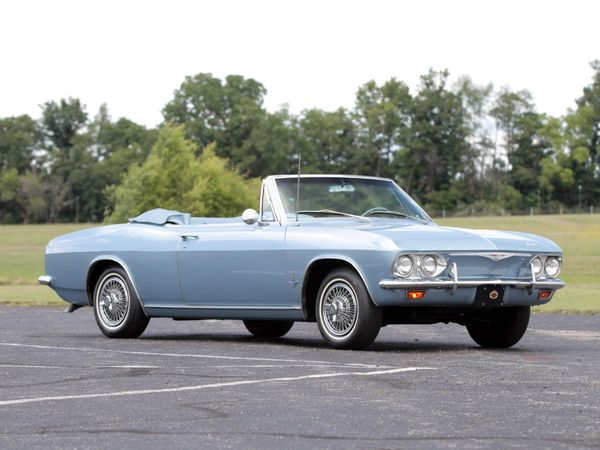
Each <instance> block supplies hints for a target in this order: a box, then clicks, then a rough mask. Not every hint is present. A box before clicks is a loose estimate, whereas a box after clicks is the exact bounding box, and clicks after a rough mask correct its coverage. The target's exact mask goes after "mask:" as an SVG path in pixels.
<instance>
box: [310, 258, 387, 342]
mask: <svg viewBox="0 0 600 450" xmlns="http://www.w3.org/2000/svg"><path fill="white" fill-rule="evenodd" d="M336 282H343V283H345V284H346V285H347V286H348V287H349V288H350V289H351V290H352V291H353V294H354V296H355V299H356V318H355V320H354V324H353V326H352V329H351V330H350V331H349V332H347V333H346V334H344V335H342V336H338V335H334V334H332V333H330V332H329V330H328V327H327V326H326V325H325V323H324V322H325V319H324V317H323V315H324V314H325V312H324V311H323V302H324V300H325V295H324V294H325V293H326V292H327V290H328V289H329V287H330V286H331V285H332V284H334V283H336ZM374 316H375V317H374ZM315 317H316V320H317V324H318V327H319V331H320V333H321V336H323V339H325V341H326V342H327V343H328V344H329V345H331V346H333V347H335V348H346V349H350V348H353V349H358V348H364V347H366V346H368V345H369V344H370V343H371V342H372V341H373V340H374V339H375V337H376V336H377V334H378V332H379V328H380V327H381V312H380V311H379V309H378V308H377V307H376V306H375V305H374V304H373V303H372V302H371V297H370V295H369V292H368V291H367V288H366V287H365V285H364V283H363V281H362V279H361V278H360V276H359V275H358V274H357V273H356V272H354V271H353V270H350V269H337V270H334V271H332V272H331V273H330V274H328V275H327V276H326V277H325V279H324V280H323V282H322V283H321V287H320V288H319V291H318V294H317V301H316V302H315ZM375 328H376V330H375ZM365 333H366V334H369V335H372V338H371V337H369V338H367V339H364V334H365ZM362 341H364V342H368V343H367V344H366V345H365V344H364V342H362Z"/></svg>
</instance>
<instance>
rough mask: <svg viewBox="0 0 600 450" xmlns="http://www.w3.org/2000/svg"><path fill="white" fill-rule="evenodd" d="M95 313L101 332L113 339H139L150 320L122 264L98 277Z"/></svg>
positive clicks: (95, 290) (95, 293)
mask: <svg viewBox="0 0 600 450" xmlns="http://www.w3.org/2000/svg"><path fill="white" fill-rule="evenodd" d="M94 316H95V318H96V323H97V324H98V327H99V328H100V331H102V333H104V334H105V335H106V336H108V337H110V338H136V337H138V336H139V335H141V334H142V333H143V332H144V330H145V329H146V327H147V326H148V322H149V321H150V318H149V317H147V316H146V314H145V313H144V310H143V309H142V306H141V304H140V301H139V299H138V297H137V294H136V292H135V289H134V288H133V284H132V283H131V280H130V279H129V277H128V276H127V273H126V272H125V271H124V270H123V269H122V268H121V267H110V268H108V269H106V270H105V271H104V272H102V274H101V275H100V277H99V278H98V281H97V282H96V288H95V289H94Z"/></svg>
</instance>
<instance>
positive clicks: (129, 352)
mask: <svg viewBox="0 0 600 450" xmlns="http://www.w3.org/2000/svg"><path fill="white" fill-rule="evenodd" d="M0 346H5V347H25V348H39V349H46V350H70V351H73V350H74V351H83V352H102V353H104V354H106V353H107V352H112V353H120V354H125V355H143V356H169V357H180V358H182V357H183V358H202V359H224V360H233V361H263V362H273V363H294V364H300V365H302V364H304V363H306V364H320V365H325V366H341V367H356V368H365V369H376V368H378V369H388V368H390V367H391V366H381V365H378V364H359V363H338V362H332V361H314V360H302V359H279V358H253V357H248V356H223V355H201V354H195V353H160V352H142V351H132V350H114V349H107V348H93V347H61V346H53V345H34V344H19V343H15V342H0Z"/></svg>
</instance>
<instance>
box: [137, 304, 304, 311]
mask: <svg viewBox="0 0 600 450" xmlns="http://www.w3.org/2000/svg"><path fill="white" fill-rule="evenodd" d="M146 307H147V308H159V309H214V310H219V309H221V310H223V309H224V310H253V311H254V310H269V311H298V310H299V309H302V308H301V307H300V306H230V305H146Z"/></svg>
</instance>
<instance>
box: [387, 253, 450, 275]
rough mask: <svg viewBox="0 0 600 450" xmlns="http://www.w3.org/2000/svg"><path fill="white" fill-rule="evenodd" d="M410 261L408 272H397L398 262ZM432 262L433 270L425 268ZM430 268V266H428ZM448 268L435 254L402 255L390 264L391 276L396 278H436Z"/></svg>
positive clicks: (446, 262)
mask: <svg viewBox="0 0 600 450" xmlns="http://www.w3.org/2000/svg"><path fill="white" fill-rule="evenodd" d="M407 259H410V261H411V263H412V266H411V270H410V272H407V271H406V270H405V271H400V270H398V266H399V265H400V261H401V260H402V261H404V262H406V260H407ZM431 261H433V263H434V265H433V270H429V269H427V268H426V267H425V264H430V263H431ZM429 267H431V266H429ZM447 267H448V261H447V260H446V258H444V257H443V256H442V255H440V254H437V253H402V254H400V255H398V256H397V257H396V259H394V262H393V263H392V274H393V275H394V276H395V277H396V278H403V279H412V278H428V279H431V278H436V277H439V276H440V275H441V274H442V272H444V270H446V268H447Z"/></svg>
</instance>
